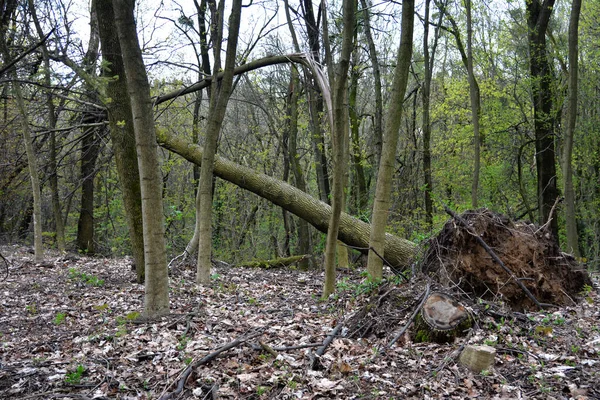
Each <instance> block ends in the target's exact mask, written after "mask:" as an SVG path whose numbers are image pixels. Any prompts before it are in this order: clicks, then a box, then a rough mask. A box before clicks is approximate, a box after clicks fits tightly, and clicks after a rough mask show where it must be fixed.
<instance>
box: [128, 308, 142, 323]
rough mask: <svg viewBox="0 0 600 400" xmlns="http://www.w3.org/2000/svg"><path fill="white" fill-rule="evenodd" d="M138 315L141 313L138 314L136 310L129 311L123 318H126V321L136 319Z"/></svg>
mask: <svg viewBox="0 0 600 400" xmlns="http://www.w3.org/2000/svg"><path fill="white" fill-rule="evenodd" d="M140 315H141V314H140V313H139V312H137V311H132V312H130V313H127V315H125V319H126V320H127V321H128V322H131V321H135V320H136V319H138V318H139V317H140Z"/></svg>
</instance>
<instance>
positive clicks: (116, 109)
mask: <svg viewBox="0 0 600 400" xmlns="http://www.w3.org/2000/svg"><path fill="white" fill-rule="evenodd" d="M96 12H97V13H98V32H99V35H100V39H101V40H100V42H101V48H102V58H103V60H104V63H103V64H102V65H103V70H102V75H103V76H105V77H107V78H111V79H108V83H107V85H106V98H107V99H110V101H105V106H106V108H107V110H108V121H109V124H110V138H111V142H112V148H113V151H114V153H115V163H116V165H117V173H118V174H119V182H120V186H121V192H122V193H123V205H124V209H125V218H126V221H127V228H128V230H129V238H130V241H131V249H132V252H133V258H134V260H135V270H136V276H137V282H138V283H144V280H145V257H144V228H143V216H142V194H141V188H140V172H139V167H138V160H137V151H136V143H135V132H134V129H133V115H132V114H131V101H130V99H129V94H128V89H127V79H124V78H125V66H124V65H123V56H122V52H121V45H120V44H119V37H118V34H117V26H116V25H115V14H114V12H113V7H112V0H96Z"/></svg>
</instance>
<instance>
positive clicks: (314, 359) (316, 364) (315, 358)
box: [310, 322, 344, 370]
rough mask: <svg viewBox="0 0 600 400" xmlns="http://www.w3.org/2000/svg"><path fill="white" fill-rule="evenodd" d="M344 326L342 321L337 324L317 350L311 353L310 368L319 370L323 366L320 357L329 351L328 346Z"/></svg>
mask: <svg viewBox="0 0 600 400" xmlns="http://www.w3.org/2000/svg"><path fill="white" fill-rule="evenodd" d="M342 326H344V324H343V323H342V322H340V323H339V324H337V326H336V327H335V328H333V330H332V331H331V332H330V333H329V335H327V338H325V340H324V341H323V344H322V345H321V347H319V348H318V349H317V351H316V352H315V353H314V354H312V355H311V357H310V369H312V370H317V369H319V368H320V367H321V362H320V361H319V359H320V358H321V356H323V354H325V352H326V351H327V347H329V345H330V344H331V342H333V339H334V338H335V337H336V336H337V334H338V332H339V331H340V329H342Z"/></svg>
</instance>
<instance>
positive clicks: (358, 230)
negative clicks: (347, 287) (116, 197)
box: [157, 133, 416, 270]
mask: <svg viewBox="0 0 600 400" xmlns="http://www.w3.org/2000/svg"><path fill="white" fill-rule="evenodd" d="M157 141H158V144H159V145H160V146H161V147H163V148H165V149H167V150H170V151H172V152H174V153H176V154H179V155H180V156H182V157H183V158H185V159H186V160H188V161H190V162H192V163H194V164H197V165H200V164H201V162H202V147H200V146H198V145H195V144H193V143H190V142H188V141H186V140H184V139H181V138H178V137H175V136H172V135H168V134H166V133H160V134H159V133H157ZM214 174H215V175H216V176H218V177H219V178H221V179H224V180H226V181H229V182H231V183H233V184H235V185H237V186H239V187H241V188H243V189H246V190H249V191H251V192H253V193H255V194H257V195H259V196H261V197H263V198H265V199H267V200H269V201H270V202H272V203H273V204H276V205H278V206H280V207H282V208H284V209H285V210H287V211H289V212H291V213H292V214H295V215H296V216H298V217H299V218H302V219H303V220H305V221H306V222H308V223H309V224H311V225H312V226H314V227H315V228H317V229H318V230H320V231H321V232H324V233H326V232H327V227H328V225H329V215H330V214H331V207H330V206H329V205H327V204H325V203H323V202H321V201H319V200H317V199H315V198H314V197H312V196H311V195H309V194H307V193H305V192H303V191H301V190H299V189H297V188H295V187H293V186H292V185H289V184H288V183H286V182H283V181H280V180H279V179H275V178H272V177H270V176H268V175H265V174H261V173H259V172H256V171H254V170H252V169H251V168H248V167H245V166H243V165H239V164H236V163H234V162H232V161H229V160H227V159H225V158H223V157H219V156H216V158H215V166H214ZM370 233H371V226H370V225H369V224H367V223H365V222H363V221H361V220H359V219H358V218H354V217H352V216H350V215H348V214H346V213H342V216H341V220H340V230H339V234H338V235H339V237H338V238H339V239H340V240H341V241H342V242H344V243H345V244H347V245H349V246H352V247H354V248H358V249H359V250H361V251H362V252H364V253H366V252H367V250H368V248H369V236H370ZM415 249H416V246H415V244H414V243H412V242H410V241H408V240H405V239H401V238H399V237H397V236H394V235H391V234H389V233H386V236H385V249H384V258H385V259H386V260H387V261H388V262H389V264H390V265H391V266H392V267H395V268H398V269H400V270H401V269H402V268H403V267H406V266H407V265H408V264H409V263H410V260H411V259H412V257H413V255H414V252H415Z"/></svg>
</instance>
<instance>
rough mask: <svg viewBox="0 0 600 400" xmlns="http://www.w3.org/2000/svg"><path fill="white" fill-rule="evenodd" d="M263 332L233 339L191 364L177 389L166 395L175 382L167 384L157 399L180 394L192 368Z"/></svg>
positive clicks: (206, 362) (164, 399) (165, 398)
mask: <svg viewBox="0 0 600 400" xmlns="http://www.w3.org/2000/svg"><path fill="white" fill-rule="evenodd" d="M262 334H263V332H262V330H260V331H258V332H254V333H251V334H250V335H248V336H242V337H240V338H237V339H235V340H234V341H232V342H229V343H227V344H226V345H224V346H221V347H219V348H218V349H217V350H215V351H213V352H212V353H210V354H207V355H206V356H205V357H204V358H202V359H200V360H197V361H194V362H191V363H190V364H189V365H188V366H187V367H186V368H185V369H184V370H183V372H182V373H181V374H179V376H178V380H177V382H178V383H177V388H176V389H175V390H174V391H173V392H171V393H167V390H168V389H169V388H170V387H171V386H172V385H173V384H174V383H175V381H173V382H171V383H169V384H168V385H167V387H166V388H165V390H164V391H163V393H162V394H161V396H160V397H159V400H169V399H170V398H172V397H174V396H176V395H178V394H179V393H181V392H182V391H183V388H184V387H185V382H186V381H187V379H188V378H189V376H190V374H191V373H192V371H193V370H194V368H197V367H199V366H201V365H204V364H208V363H209V362H211V361H212V360H214V359H215V358H217V357H218V356H219V355H220V354H221V353H223V352H225V351H227V350H231V349H233V348H234V347H236V346H239V345H240V344H243V343H245V342H247V341H249V340H252V339H254V338H256V337H258V336H260V335H262Z"/></svg>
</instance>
